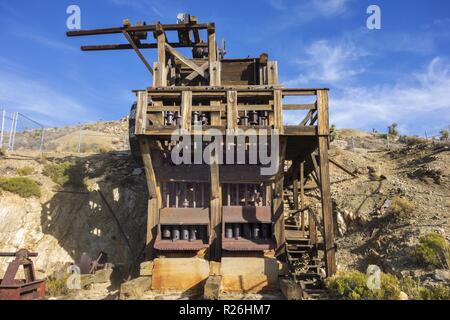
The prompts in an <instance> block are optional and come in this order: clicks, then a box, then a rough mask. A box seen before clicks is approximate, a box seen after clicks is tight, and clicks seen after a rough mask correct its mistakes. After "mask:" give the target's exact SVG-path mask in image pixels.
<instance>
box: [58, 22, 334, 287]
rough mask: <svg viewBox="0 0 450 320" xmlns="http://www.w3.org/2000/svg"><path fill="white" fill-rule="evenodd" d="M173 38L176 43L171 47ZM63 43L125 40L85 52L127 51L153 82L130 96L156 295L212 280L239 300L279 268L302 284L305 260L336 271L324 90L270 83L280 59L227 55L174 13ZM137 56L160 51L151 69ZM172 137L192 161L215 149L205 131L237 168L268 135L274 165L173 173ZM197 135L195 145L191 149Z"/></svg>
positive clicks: (185, 167) (212, 36) (208, 32)
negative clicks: (108, 37)
mask: <svg viewBox="0 0 450 320" xmlns="http://www.w3.org/2000/svg"><path fill="white" fill-rule="evenodd" d="M171 32H173V33H176V37H177V39H178V40H177V41H176V42H169V40H168V34H169V33H171ZM67 34H68V36H90V35H104V34H121V35H123V36H124V37H125V39H126V41H127V42H126V43H125V44H112V45H110V44H108V45H93V46H92V45H91V46H82V47H81V49H82V50H84V51H96V50H123V49H130V50H134V51H135V52H136V54H137V55H138V57H139V58H140V59H141V60H142V62H143V63H144V65H145V66H146V68H147V69H148V70H149V72H150V73H151V74H152V76H153V84H152V86H151V87H149V88H147V89H143V90H136V91H135V93H136V96H137V102H136V104H135V105H134V106H133V109H132V112H131V116H130V128H132V132H130V135H131V136H132V141H131V145H132V149H133V152H134V153H138V155H139V158H140V159H142V163H143V166H144V168H145V173H146V178H147V184H148V222H147V259H148V260H150V261H153V280H152V282H153V284H152V288H153V289H154V290H158V289H161V290H164V289H182V290H188V289H192V288H195V287H197V286H203V285H204V284H205V283H208V279H210V278H211V277H216V278H215V279H217V277H219V282H221V283H222V284H221V290H224V291H227V290H229V291H235V290H237V289H239V286H240V289H242V291H260V290H266V289H267V290H269V289H271V288H273V287H276V286H277V284H276V283H275V281H273V278H274V277H275V278H278V277H279V276H280V275H282V274H283V272H281V271H279V270H278V269H279V268H277V265H279V264H280V261H281V262H283V263H286V262H288V263H289V265H290V266H291V276H292V275H293V276H294V278H295V279H296V280H299V281H304V280H305V281H306V280H308V277H307V276H306V277H305V276H303V277H302V275H301V274H298V271H296V269H295V266H294V265H295V261H296V260H301V259H304V258H302V257H303V256H304V255H305V254H306V255H308V256H309V258H310V259H311V261H318V263H315V264H312V265H311V264H309V265H310V267H309V269H308V268H307V269H306V271H303V273H304V274H305V275H311V274H312V278H316V277H317V278H319V277H320V278H322V277H323V276H324V275H323V274H322V275H320V271H321V270H320V269H321V266H322V264H321V262H320V261H322V260H323V261H324V268H323V269H322V273H325V276H331V275H333V274H334V273H335V269H336V266H335V243H334V235H333V233H334V231H333V230H334V227H333V218H332V204H331V198H330V182H329V168H328V165H329V159H328V147H329V119H328V89H326V88H310V89H299V88H285V87H284V86H282V85H280V84H279V82H278V67H277V62H276V61H272V60H270V59H269V57H268V55H267V54H261V55H260V56H259V57H256V58H240V59H229V58H225V49H224V48H223V47H224V45H223V44H222V48H218V45H217V41H216V29H215V24H214V23H199V22H198V21H197V18H196V17H194V16H190V15H188V14H181V15H179V16H178V23H176V24H160V23H155V24H148V25H147V24H146V23H144V22H140V23H138V24H137V25H134V26H133V25H132V24H131V23H130V22H129V21H128V20H125V21H124V23H123V26H122V27H118V28H108V29H97V30H80V31H70V32H68V33H67ZM149 38H153V39H154V41H150V40H148V39H149ZM144 49H156V52H157V61H156V62H154V63H153V64H150V63H149V62H148V60H147V59H146V57H145V55H144V53H143V50H144ZM188 50H189V51H191V52H192V55H191V53H190V52H189V51H188ZM186 52H189V55H191V57H188V56H187V53H186ZM307 99H309V101H308V103H298V101H303V100H307ZM289 102H291V103H289ZM286 114H291V115H295V117H298V115H302V118H304V119H303V120H302V121H301V122H300V123H298V124H297V125H288V124H286V123H285V121H283V118H284V116H285V115H286ZM263 129H264V130H265V131H263ZM177 130H182V132H184V133H185V134H187V135H188V136H189V137H190V138H191V139H192V143H191V146H192V147H193V150H200V152H203V151H204V147H205V145H204V141H205V140H208V139H209V140H211V138H210V137H209V136H210V135H211V134H210V132H211V131H213V132H215V134H216V135H217V132H219V134H220V135H222V136H223V141H224V142H223V143H222V144H221V147H222V148H223V151H224V153H225V152H226V151H227V150H229V149H230V148H231V149H233V148H234V149H238V148H241V150H245V151H244V155H245V156H244V160H248V159H249V154H250V150H251V147H252V145H254V141H255V140H252V137H251V136H252V135H255V136H257V138H260V137H261V136H262V135H266V136H267V137H268V139H267V140H268V141H269V140H270V138H271V137H272V135H274V134H277V138H278V139H279V140H278V141H279V143H278V146H279V148H278V150H276V151H275V152H276V153H277V154H276V155H277V156H278V157H279V158H278V160H279V162H278V165H277V167H276V170H275V171H274V172H273V173H272V174H268V175H263V174H262V172H261V170H260V169H261V167H263V165H262V163H261V161H260V159H257V160H256V162H253V163H249V162H248V161H243V163H241V162H239V161H236V162H233V163H232V164H229V163H228V162H227V163H224V162H221V161H220V160H218V157H217V158H214V159H215V160H216V161H212V162H211V163H209V164H207V163H205V162H204V161H202V162H199V163H197V162H195V161H193V162H192V163H187V164H186V163H183V164H175V163H174V162H173V160H172V158H171V154H172V152H173V149H174V148H176V147H177V142H174V141H173V140H172V135H173V133H174V132H176V131H177ZM236 130H242V131H236ZM274 130H276V131H274ZM230 132H247V133H248V132H252V133H251V134H250V137H248V138H247V140H245V139H244V140H241V142H239V139H238V136H237V137H235V138H233V140H231V141H229V140H226V137H227V136H228V135H229V134H230ZM269 136H270V137H269ZM196 138H199V139H203V140H200V143H198V142H195V141H196ZM225 141H226V142H225ZM270 141H272V140H270ZM178 143H179V142H178ZM267 145H268V144H266V146H267ZM194 153H195V152H194ZM216 153H217V151H216ZM216 153H214V157H216V156H217V154H216ZM183 155H184V153H183ZM233 159H235V160H236V159H237V156H234V155H233ZM241 160H242V159H241ZM307 181H310V182H314V183H316V187H318V190H320V198H321V206H320V210H319V211H321V212H317V211H315V210H313V209H312V208H311V207H310V206H307V204H306V202H305V200H304V199H305V195H304V187H305V185H306V184H307ZM289 193H290V194H291V196H292V197H291V203H290V207H287V206H286V201H285V200H286V198H288V194H289ZM296 254H297V255H296ZM268 261H269V262H268ZM274 262H275V264H274ZM272 266H274V267H273V268H275V269H273V268H272ZM185 270H188V271H185ZM273 270H275V271H273ZM312 270H313V271H312ZM274 273H275V275H274ZM238 279H240V280H239V281H238ZM242 279H244V281H242ZM309 280H311V279H309Z"/></svg>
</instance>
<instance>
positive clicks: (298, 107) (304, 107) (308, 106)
mask: <svg viewBox="0 0 450 320" xmlns="http://www.w3.org/2000/svg"><path fill="white" fill-rule="evenodd" d="M315 108H316V105H315V104H314V103H310V104H284V105H283V110H313V109H315Z"/></svg>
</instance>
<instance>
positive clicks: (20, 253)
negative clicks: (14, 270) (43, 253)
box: [0, 249, 38, 259]
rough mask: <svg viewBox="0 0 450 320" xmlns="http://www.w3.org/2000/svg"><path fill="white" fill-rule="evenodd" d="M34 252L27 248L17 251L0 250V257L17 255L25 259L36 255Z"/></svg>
mask: <svg viewBox="0 0 450 320" xmlns="http://www.w3.org/2000/svg"><path fill="white" fill-rule="evenodd" d="M37 256H38V254H37V253H36V252H30V251H28V250H27V249H19V250H18V251H17V252H0V257H17V258H19V259H24V258H25V259H26V258H28V257H37Z"/></svg>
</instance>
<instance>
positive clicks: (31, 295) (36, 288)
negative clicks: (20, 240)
mask: <svg viewBox="0 0 450 320" xmlns="http://www.w3.org/2000/svg"><path fill="white" fill-rule="evenodd" d="M37 255H38V254H37V253H32V252H29V251H28V250H26V249H20V250H18V251H17V252H0V257H14V260H13V261H11V262H10V263H9V265H8V268H7V269H6V272H5V275H4V277H3V279H1V280H0V300H35V299H43V298H44V297H45V280H37V279H36V275H35V272H34V265H33V261H32V260H31V258H32V257H37ZM20 267H23V272H24V275H25V279H16V277H17V273H18V271H19V269H20Z"/></svg>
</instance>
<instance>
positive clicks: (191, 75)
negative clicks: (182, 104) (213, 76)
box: [184, 62, 209, 81]
mask: <svg viewBox="0 0 450 320" xmlns="http://www.w3.org/2000/svg"><path fill="white" fill-rule="evenodd" d="M208 68H209V63H208V62H205V63H204V64H202V66H201V67H200V69H202V70H203V72H205V71H206V70H207V69H208ZM199 75H200V74H199V73H198V72H197V71H195V70H194V71H193V72H192V73H191V74H189V75H188V76H187V77H186V78H184V80H186V81H192V80H194V79H195V78H196V77H197V76H199Z"/></svg>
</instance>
